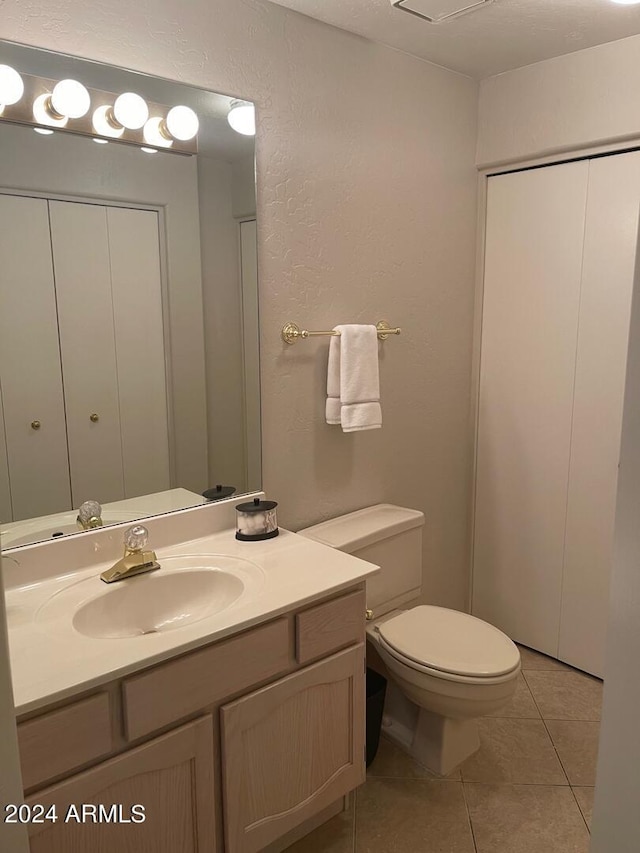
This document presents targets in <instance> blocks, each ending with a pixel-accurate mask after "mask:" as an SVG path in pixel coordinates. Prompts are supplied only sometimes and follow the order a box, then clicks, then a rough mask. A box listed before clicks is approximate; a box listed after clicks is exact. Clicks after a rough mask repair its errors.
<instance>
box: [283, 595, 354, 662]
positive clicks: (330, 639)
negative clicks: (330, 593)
mask: <svg viewBox="0 0 640 853" xmlns="http://www.w3.org/2000/svg"><path fill="white" fill-rule="evenodd" d="M365 606H366V605H365V595H364V590H363V589H360V590H358V591H357V592H352V593H350V594H349V595H343V596H342V597H341V598H335V599H333V601H327V602H326V603H325V604H319V605H318V606H317V607H311V608H310V609H309V610H305V611H303V612H302V613H298V615H297V616H296V658H297V661H298V663H308V662H309V661H312V660H315V659H316V658H319V657H322V656H323V655H327V654H330V653H331V652H335V651H337V650H338V649H342V648H344V647H345V646H349V645H351V644H352V643H362V642H364V628H365Z"/></svg>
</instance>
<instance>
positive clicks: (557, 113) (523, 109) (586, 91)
mask: <svg viewBox="0 0 640 853" xmlns="http://www.w3.org/2000/svg"><path fill="white" fill-rule="evenodd" d="M639 87H640V36H632V37H631V38H626V39H621V40H620V41H614V42H610V43H609V44H601V45H599V46H598V47H592V48H589V49H588V50H580V51H578V52H576V53H570V54H568V55H567V56H559V57H558V58H557V59H549V60H547V61H546V62H538V63H536V64H535V65H529V66H527V67H526V68H517V69H516V70H515V71H509V72H507V73H505V74H498V75H497V76H495V77H489V78H487V79H486V80H483V81H482V83H481V84H480V117H479V127H478V155H477V160H478V164H479V165H481V166H484V165H492V164H495V163H507V162H510V161H517V160H525V159H527V158H531V157H537V156H540V155H546V154H555V153H556V152H561V151H577V150H579V149H580V148H585V147H589V146H595V145H603V144H606V143H611V142H618V141H621V140H628V139H637V138H638V134H639V132H640V123H639V119H638V96H637V93H638V89H639Z"/></svg>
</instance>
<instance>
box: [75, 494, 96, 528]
mask: <svg viewBox="0 0 640 853" xmlns="http://www.w3.org/2000/svg"><path fill="white" fill-rule="evenodd" d="M76 524H77V525H78V527H79V528H80V530H93V528H94V527H102V507H101V506H100V504H99V503H98V501H85V502H84V503H83V504H82V506H81V507H80V509H79V510H78V517H77V518H76Z"/></svg>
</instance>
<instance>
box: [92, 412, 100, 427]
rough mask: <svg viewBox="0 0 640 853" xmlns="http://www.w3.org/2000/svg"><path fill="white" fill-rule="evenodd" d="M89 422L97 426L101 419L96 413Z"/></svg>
mask: <svg viewBox="0 0 640 853" xmlns="http://www.w3.org/2000/svg"><path fill="white" fill-rule="evenodd" d="M89 420H90V421H91V423H92V424H97V423H98V421H99V420H100V417H99V416H98V415H97V414H96V413H95V412H94V413H93V414H92V415H89Z"/></svg>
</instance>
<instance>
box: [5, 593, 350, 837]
mask: <svg viewBox="0 0 640 853" xmlns="http://www.w3.org/2000/svg"><path fill="white" fill-rule="evenodd" d="M364 639H365V595H364V587H363V586H362V585H359V586H358V587H355V588H352V589H351V590H346V591H345V592H343V593H339V594H336V595H334V596H332V597H329V598H328V599H327V600H323V601H320V602H315V603H313V604H311V605H309V606H307V607H303V608H300V610H298V611H297V612H291V613H286V614H283V615H281V616H278V617H277V618H275V619H271V620H270V621H267V622H265V623H264V624H262V625H258V626H256V627H254V628H251V629H249V630H246V631H242V632H240V633H238V634H236V635H233V636H231V637H228V638H225V639H223V640H220V641H219V642H214V643H211V644H209V645H206V646H204V647H202V648H199V649H197V650H194V651H190V652H187V653H186V654H182V655H178V656H176V657H175V658H173V659H170V660H167V661H164V662H162V663H159V664H157V665H155V666H152V667H148V668H145V669H143V670H142V671H140V672H138V673H135V674H132V675H130V676H128V677H126V678H124V679H121V680H118V681H114V682H112V683H111V684H107V685H103V686H102V687H101V688H99V690H97V691H94V692H93V693H90V694H88V695H85V696H78V697H75V698H74V700H73V701H69V702H67V703H66V704H63V705H62V706H61V707H55V708H51V709H45V710H44V711H41V712H39V713H38V715H37V716H32V717H30V718H28V719H22V720H19V723H18V742H19V746H20V754H21V761H22V767H23V777H24V780H25V786H26V793H27V795H28V799H27V803H28V804H30V805H35V804H41V805H42V806H44V807H45V809H46V808H48V807H49V806H50V805H53V804H55V805H56V807H57V813H58V818H59V819H58V822H57V823H55V824H49V823H46V822H45V823H44V824H32V825H31V826H30V833H31V839H32V840H31V851H32V853H192V852H193V853H196V851H197V853H255V851H258V850H262V849H263V848H265V847H266V846H268V849H269V851H274V850H277V849H284V848H285V847H286V846H287V845H288V844H291V843H292V842H293V841H294V840H295V837H292V834H293V833H297V837H299V836H300V835H302V834H304V832H305V831H309V830H310V828H312V826H313V821H315V822H316V823H317V822H318V820H319V816H321V815H322V816H326V817H324V819H326V818H327V817H329V816H331V813H336V812H337V811H338V810H339V809H340V807H341V802H342V798H344V797H345V796H346V795H347V794H348V793H349V792H350V791H352V790H353V789H354V788H355V787H357V786H358V785H359V784H361V783H362V782H364V779H365V686H364V682H365V678H364V676H365V657H364ZM65 776H66V777H67V778H65ZM83 803H85V804H95V805H97V806H99V805H102V806H104V807H105V808H106V809H107V811H108V809H109V808H110V807H111V806H112V805H119V806H121V807H122V813H123V817H129V814H130V812H129V810H130V807H131V806H132V805H134V804H138V805H142V806H144V808H145V817H146V819H145V822H144V823H137V824H136V823H127V824H113V823H94V822H93V818H92V815H91V811H90V813H89V817H88V821H87V822H85V823H78V822H76V821H75V820H72V821H71V822H69V823H65V822H64V820H61V819H60V817H61V816H62V817H64V814H65V813H66V811H67V809H68V807H69V805H74V806H80V805H81V804H83ZM305 827H308V828H306V829H305Z"/></svg>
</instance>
